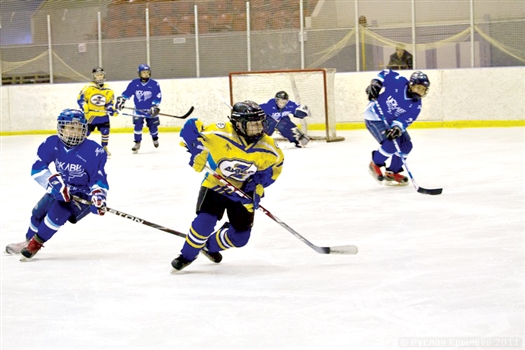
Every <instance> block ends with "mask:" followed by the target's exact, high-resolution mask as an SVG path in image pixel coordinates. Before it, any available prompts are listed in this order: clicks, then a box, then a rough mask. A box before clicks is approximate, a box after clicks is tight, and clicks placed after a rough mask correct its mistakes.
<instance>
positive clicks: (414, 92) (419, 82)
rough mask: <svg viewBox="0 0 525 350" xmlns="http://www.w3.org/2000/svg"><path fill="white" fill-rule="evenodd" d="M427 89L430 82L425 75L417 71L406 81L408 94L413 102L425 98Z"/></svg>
mask: <svg viewBox="0 0 525 350" xmlns="http://www.w3.org/2000/svg"><path fill="white" fill-rule="evenodd" d="M429 88H430V80H428V76H427V75H426V74H425V73H423V72H421V71H419V70H418V71H415V72H414V73H412V75H411V76H410V79H409V81H408V94H409V96H410V97H411V98H412V99H413V100H414V101H417V100H419V99H421V98H423V97H425V96H426V95H427V93H428V89H429Z"/></svg>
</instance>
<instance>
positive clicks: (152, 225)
mask: <svg viewBox="0 0 525 350" xmlns="http://www.w3.org/2000/svg"><path fill="white" fill-rule="evenodd" d="M73 199H74V200H75V201H76V202H79V203H82V204H86V205H91V204H92V203H91V202H90V201H88V200H85V199H84V198H80V197H78V196H73ZM106 212H107V213H111V214H114V215H116V216H120V217H123V218H126V219H129V220H131V221H133V222H138V223H139V224H142V225H146V226H149V227H153V228H156V229H157V230H161V231H164V232H168V233H171V234H172V235H175V236H179V237H182V238H186V234H185V233H182V232H179V231H175V230H172V229H170V228H167V227H164V226H161V225H157V224H154V223H153V222H149V221H147V220H144V219H141V218H138V217H136V216H133V215H130V214H126V213H124V212H122V211H120V210H116V209H113V208H110V207H106Z"/></svg>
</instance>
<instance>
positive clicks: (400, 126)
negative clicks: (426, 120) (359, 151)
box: [364, 69, 430, 186]
mask: <svg viewBox="0 0 525 350" xmlns="http://www.w3.org/2000/svg"><path fill="white" fill-rule="evenodd" d="M429 87H430V81H429V80H428V77H427V75H426V74H425V73H423V72H420V71H416V72H414V73H412V75H411V76H410V80H407V79H406V78H405V77H402V76H400V75H399V74H398V73H396V72H394V71H393V70H390V69H385V70H382V71H381V72H379V74H378V75H377V76H376V77H375V78H374V79H372V81H371V82H370V85H369V86H368V87H367V88H366V93H367V94H368V100H369V101H370V103H369V104H368V105H367V107H366V110H365V113H364V117H365V124H366V128H367V129H368V131H370V133H371V134H372V136H373V137H374V138H375V139H376V140H377V142H379V144H380V146H379V148H378V149H377V150H376V151H373V152H372V161H371V162H370V165H369V166H368V168H369V171H370V174H371V175H372V176H373V177H374V179H375V180H377V181H378V182H379V183H382V182H383V180H386V184H388V185H401V186H406V185H408V178H407V177H406V176H404V175H402V174H400V173H401V172H402V171H403V161H402V160H401V158H400V157H401V156H402V157H405V158H406V157H407V155H408V154H409V153H410V151H411V150H412V141H411V140H410V135H409V134H408V131H407V128H408V127H409V126H410V125H411V124H412V123H413V122H414V121H415V120H416V119H417V117H418V116H419V112H420V111H421V107H422V104H421V98H423V97H425V96H426V94H427V92H428V89H429ZM382 89H384V90H383V92H382V93H380V92H381V90H382ZM376 100H377V101H376ZM376 103H378V104H379V106H380V107H381V108H380V109H379V108H378V107H377V105H376ZM383 113H384V115H383ZM394 140H396V142H397V144H398V145H399V148H400V149H401V154H399V153H397V150H396V146H395V144H394ZM390 158H391V161H390V164H389V166H388V167H387V168H386V171H385V174H383V172H382V170H381V168H382V167H384V166H386V161H387V160H388V159H390Z"/></svg>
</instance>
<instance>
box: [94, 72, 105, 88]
mask: <svg viewBox="0 0 525 350" xmlns="http://www.w3.org/2000/svg"><path fill="white" fill-rule="evenodd" d="M91 75H92V76H93V82H94V83H96V84H97V85H98V86H100V87H102V85H104V83H105V82H106V72H105V71H104V68H102V67H95V68H93V70H92V71H91Z"/></svg>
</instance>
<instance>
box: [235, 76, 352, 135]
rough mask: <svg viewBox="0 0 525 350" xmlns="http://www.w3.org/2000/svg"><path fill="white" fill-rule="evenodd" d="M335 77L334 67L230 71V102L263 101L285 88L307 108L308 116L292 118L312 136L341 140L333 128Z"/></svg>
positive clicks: (334, 124) (291, 98) (293, 98)
mask: <svg viewBox="0 0 525 350" xmlns="http://www.w3.org/2000/svg"><path fill="white" fill-rule="evenodd" d="M334 79H335V69H334V68H322V69H297V70H269V71H255V72H231V73H230V74H229V80H230V104H231V105H233V104H234V103H236V102H239V101H244V100H252V101H255V102H257V103H264V102H266V101H268V100H269V99H271V98H273V97H274V96H275V94H276V93H277V92H278V91H282V90H284V91H286V92H287V93H288V95H289V96H290V100H292V101H294V102H296V103H298V104H303V105H306V106H308V108H309V109H310V116H309V117H307V118H304V119H298V118H291V119H292V121H293V122H295V123H296V124H298V125H300V127H301V129H302V130H303V132H306V133H307V134H308V136H309V137H310V138H311V139H314V140H326V141H327V142H335V141H343V140H344V138H343V137H338V136H337V132H336V118H335V93H334ZM323 131H324V133H323ZM316 134H318V135H316ZM323 134H324V136H323Z"/></svg>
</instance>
